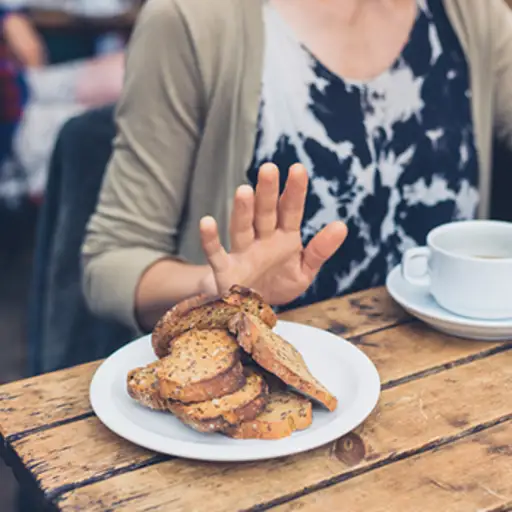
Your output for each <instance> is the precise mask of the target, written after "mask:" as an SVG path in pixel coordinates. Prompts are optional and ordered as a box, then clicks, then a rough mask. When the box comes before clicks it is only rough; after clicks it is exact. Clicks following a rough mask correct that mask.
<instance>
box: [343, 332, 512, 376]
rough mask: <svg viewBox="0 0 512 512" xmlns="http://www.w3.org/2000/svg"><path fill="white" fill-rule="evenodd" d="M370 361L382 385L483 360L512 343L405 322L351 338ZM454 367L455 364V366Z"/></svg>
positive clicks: (511, 345) (510, 345)
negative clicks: (455, 334) (465, 336)
mask: <svg viewBox="0 0 512 512" xmlns="http://www.w3.org/2000/svg"><path fill="white" fill-rule="evenodd" d="M351 341H352V343H354V344H355V345H357V346H358V347H359V348H360V349H361V350H362V351H363V352H365V354H366V355H367V356H368V357H369V358H370V359H371V360H372V361H373V362H374V364H375V366H376V367H377V369H378V370H379V375H380V378H381V382H382V383H383V385H384V386H390V385H395V384H397V383H399V382H400V381H401V380H402V379H408V378H414V376H415V375H416V374H421V373H422V372H429V371H439V370H442V369H443V368H444V367H446V366H450V365H452V364H453V363H454V362H456V361H462V362H467V361H468V360H472V359H475V358H480V357H485V356H487V355H488V354H489V353H492V352H494V351H496V350H502V349H503V347H505V348H509V347H512V342H505V343H503V342H498V343H490V342H481V341H480V342H478V341H471V340H464V339H461V338H455V337H453V336H448V335H445V334H441V333H439V332H436V331H434V330H433V329H431V328H430V327H428V326H426V325H425V324H422V323H419V322H418V323H408V324H405V325H400V326H398V327H395V328H393V329H386V330H383V331H379V332H376V333H374V334H370V335H367V336H362V337H356V338H352V339H351ZM455 364H457V363H455Z"/></svg>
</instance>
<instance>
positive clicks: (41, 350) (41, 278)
mask: <svg viewBox="0 0 512 512" xmlns="http://www.w3.org/2000/svg"><path fill="white" fill-rule="evenodd" d="M114 135H115V125H114V120H113V107H106V108H102V109H98V110H94V111H89V112H87V113H85V114H82V115H80V116H78V117H76V118H73V119H71V120H70V121H68V122H67V123H66V124H65V125H64V127H63V128H62V130H61V132H60V135H59V138H58V140H57V143H56V146H55V148H54V151H53V155H52V160H51V164H50V170H49V180H48V184H47V190H46V195H45V199H44V203H43V205H42V210H41V213H40V219H39V223H38V229H37V238H36V249H35V255H34V271H33V282H32V290H31V297H30V311H29V361H30V374H31V375H37V374H40V373H46V372H50V371H54V370H58V369H62V368H66V367H70V366H74V365H77V364H82V363H85V362H88V361H93V360H96V359H100V358H104V357H106V356H108V355H109V354H111V353H112V352H113V351H115V350H116V349H117V348H119V347H121V346H122V345H124V344H125V343H126V342H128V341H129V340H130V339H132V338H133V335H134V333H132V332H130V331H129V330H128V329H126V328H125V327H122V326H120V325H117V324H114V323H112V322H109V321H106V320H103V319H99V318H97V317H95V316H93V315H92V314H91V313H90V312H89V311H88V309H87V306H86V304H85V301H84V298H83V296H82V290H81V278H80V247H81V244H82V240H83V237H84V233H85V228H86V224H87V222H88V220H89V217H90V216H91V214H92V213H93V211H94V208H95V206H96V202H97V198H98V194H99V190H100V187H101V183H102V180H103V174H104V171H105V168H106V166H107V163H108V160H109V158H110V154H111V143H112V139H113V137H114Z"/></svg>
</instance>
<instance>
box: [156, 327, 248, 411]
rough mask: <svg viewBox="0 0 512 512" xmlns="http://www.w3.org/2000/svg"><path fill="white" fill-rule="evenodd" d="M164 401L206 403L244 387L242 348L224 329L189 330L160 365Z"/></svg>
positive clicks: (161, 392) (174, 343) (174, 344)
mask: <svg viewBox="0 0 512 512" xmlns="http://www.w3.org/2000/svg"><path fill="white" fill-rule="evenodd" d="M157 376H158V385H159V393H160V396H161V397H162V398H167V399H171V400H178V401H180V402H184V403H192V402H204V401H206V400H211V399H213V398H220V397H222V396H224V395H228V394H230V393H234V392H235V391H238V390H239V389H240V388H241V387H242V386H243V385H244V384H245V376H244V373H243V367H242V364H241V363H240V347H239V346H238V344H237V342H236V340H235V339H234V338H233V336H232V335H231V334H229V332H228V331H225V330H223V329H212V330H208V331H207V330H199V329H193V330H190V331H186V332H184V333H183V334H181V335H180V336H178V337H177V338H175V339H174V340H173V343H172V350H171V352H170V354H169V355H168V356H166V357H165V358H163V359H162V360H161V364H160V365H158V366H157Z"/></svg>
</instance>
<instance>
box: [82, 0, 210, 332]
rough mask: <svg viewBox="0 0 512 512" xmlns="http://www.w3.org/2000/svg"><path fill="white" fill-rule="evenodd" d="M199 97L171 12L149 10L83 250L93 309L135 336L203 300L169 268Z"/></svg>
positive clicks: (181, 30)
mask: <svg viewBox="0 0 512 512" xmlns="http://www.w3.org/2000/svg"><path fill="white" fill-rule="evenodd" d="M200 90H201V87H200V77H199V70H198V69H197V66H196V65H195V59H194V55H193V50H192V45H191V43H190V42H189V39H188V35H187V32H186V29H185V27H184V26H183V23H182V21H181V18H180V14H179V13H178V12H176V8H175V7H174V3H173V2H172V1H169V0H153V1H152V2H149V3H148V4H146V6H145V7H144V8H143V9H142V12H141V14H140V17H139V20H138V22H137V26H136V28H135V31H134V33H133V35H132V40H131V42H130V45H129V49H128V53H127V62H126V75H125V83H124V89H123V93H122V95H121V99H120V102H119V104H118V108H117V119H116V121H117V128H118V132H117V136H116V139H115V142H114V150H113V155H112V159H111V161H110V164H109V167H108V170H107V173H106V177H105V181H104V184H103V187H102V191H101V194H100V199H99V204H98V207H97V211H96V214H95V215H94V216H93V217H92V219H91V221H90V223H89V226H88V231H87V234H86V239H85V242H84V245H83V250H82V253H83V273H84V276H83V281H84V292H85V296H86V298H87V302H88V304H89V306H90V308H91V309H92V310H93V311H95V312H97V313H99V314H101V315H103V316H109V317H112V318H114V319H117V320H118V321H120V322H122V323H124V324H128V325H131V326H132V327H135V328H136V327H139V326H143V327H144V328H145V329H149V328H150V327H151V326H152V325H153V324H154V320H155V318H157V317H158V316H159V315H160V314H161V313H163V312H164V311H165V310H166V309H168V308H169V307H170V306H171V305H172V304H173V303H175V302H176V301H178V300H180V299H182V298H185V297H187V296H190V295H193V294H195V293H197V292H198V291H199V290H198V286H199V283H200V281H201V278H202V276H203V275H204V268H200V267H195V266H189V265H187V264H185V263H182V262H178V261H170V258H172V255H174V254H176V248H177V244H176V238H177V236H178V228H179V222H180V219H181V215H182V210H183V207H184V201H185V198H186V195H187V187H188V181H189V175H190V172H191V169H192V166H193V161H194V157H195V153H196V149H197V147H198V144H199V137H200V134H201V124H202V117H201V116H202V101H203V100H202V97H201V95H200ZM135 310H136V311H135ZM135 313H136V314H135ZM136 316H137V317H138V319H139V323H140V325H138V324H137V321H136V320H135V318H136Z"/></svg>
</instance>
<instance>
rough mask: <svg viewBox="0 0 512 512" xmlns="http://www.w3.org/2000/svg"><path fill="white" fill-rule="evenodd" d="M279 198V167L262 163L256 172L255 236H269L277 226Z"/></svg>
mask: <svg viewBox="0 0 512 512" xmlns="http://www.w3.org/2000/svg"><path fill="white" fill-rule="evenodd" d="M278 199H279V169H278V168H277V167H276V166H275V165H274V164H264V165H262V166H261V167H260V170H259V172H258V184H257V185H256V197H255V217H254V227H255V229H256V236H258V237H260V238H265V237H267V236H270V235H271V234H272V233H273V232H274V231H275V229H276V227H277V202H278Z"/></svg>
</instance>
